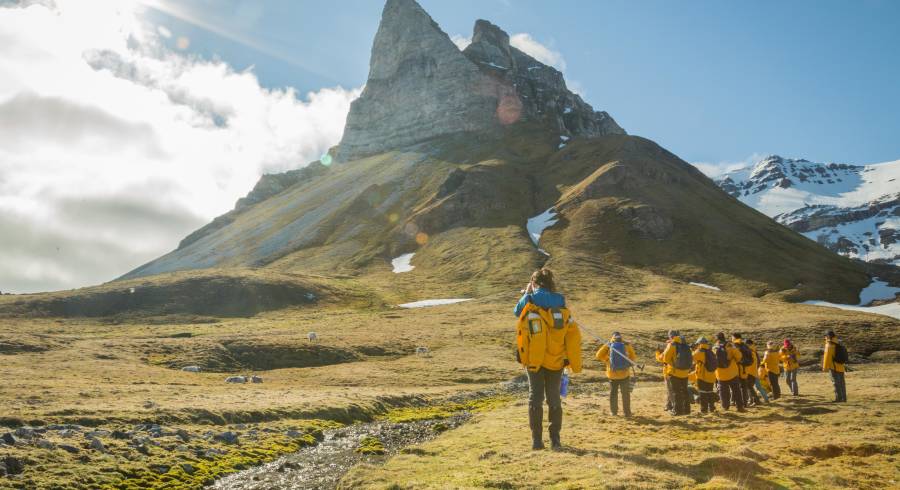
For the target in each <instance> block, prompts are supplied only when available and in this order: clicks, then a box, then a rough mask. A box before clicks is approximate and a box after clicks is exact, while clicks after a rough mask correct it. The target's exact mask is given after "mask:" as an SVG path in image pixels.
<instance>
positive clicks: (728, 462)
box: [572, 449, 788, 490]
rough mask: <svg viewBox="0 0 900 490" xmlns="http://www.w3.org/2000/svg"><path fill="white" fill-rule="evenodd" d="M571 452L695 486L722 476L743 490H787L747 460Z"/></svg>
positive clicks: (755, 463) (759, 467)
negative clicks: (666, 475)
mask: <svg viewBox="0 0 900 490" xmlns="http://www.w3.org/2000/svg"><path fill="white" fill-rule="evenodd" d="M578 451H581V452H578ZM572 452H573V453H574V454H579V455H582V454H589V453H592V454H595V455H598V456H603V457H606V458H610V459H619V460H623V461H627V462H629V463H632V464H636V465H639V466H644V467H647V468H651V469H654V470H657V471H665V472H668V473H674V474H676V475H680V476H685V477H688V478H691V479H692V480H694V482H696V483H705V482H708V481H709V480H711V479H712V478H713V477H716V476H720V477H724V478H728V479H731V480H733V481H734V482H735V483H737V484H738V485H739V486H740V487H741V488H745V487H747V488H770V489H778V490H782V489H785V490H786V489H787V488H788V487H785V486H783V485H780V484H777V483H773V482H771V481H768V480H765V479H763V478H760V477H759V476H758V475H760V474H766V473H769V470H767V469H765V468H763V467H762V466H760V464H759V463H758V462H756V461H753V460H751V459H747V458H738V457H733V456H713V457H710V458H706V459H704V460H703V461H701V462H699V463H697V464H693V465H689V464H681V463H673V462H671V461H668V460H665V459H654V458H648V457H646V456H642V455H639V454H623V453H617V452H613V451H606V450H598V451H584V450H577V449H573V450H572Z"/></svg>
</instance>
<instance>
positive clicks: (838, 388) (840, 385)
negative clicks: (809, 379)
mask: <svg viewBox="0 0 900 490" xmlns="http://www.w3.org/2000/svg"><path fill="white" fill-rule="evenodd" d="M839 351H841V352H839ZM846 354H847V349H846V348H845V347H844V346H843V344H841V341H840V340H838V338H837V337H836V336H835V335H834V330H829V331H828V332H826V333H825V353H824V354H823V355H822V371H831V382H832V384H834V401H835V402H837V403H846V402H847V384H846V381H845V380H844V372H845V371H846V370H847V367H846V365H845V363H843V362H840V360H841V359H842V358H843V359H844V360H845V362H846Z"/></svg>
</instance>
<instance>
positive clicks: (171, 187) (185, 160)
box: [0, 0, 359, 292]
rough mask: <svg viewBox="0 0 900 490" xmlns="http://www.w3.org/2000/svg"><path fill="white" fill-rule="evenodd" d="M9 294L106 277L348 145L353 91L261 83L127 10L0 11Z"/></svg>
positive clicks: (1, 168) (61, 4) (1, 175)
mask: <svg viewBox="0 0 900 490" xmlns="http://www.w3.org/2000/svg"><path fill="white" fill-rule="evenodd" d="M0 25H3V26H4V28H3V30H2V32H0V215H2V217H3V219H2V220H0V250H2V253H0V290H2V291H13V292H25V291H35V290H49V289H63V288H71V287H77V286H84V285H88V284H94V283H98V282H103V281H107V280H110V279H113V278H114V277H116V276H118V275H120V274H123V273H125V272H127V271H128V270H130V269H132V268H134V267H136V266H138V265H140V264H142V263H144V262H146V261H147V260H150V259H152V258H155V257H157V256H159V255H161V254H163V253H165V252H167V251H169V250H171V249H173V248H174V247H175V246H176V245H177V243H178V241H179V240H180V239H181V238H183V237H184V235H186V234H187V233H189V232H190V231H192V230H193V229H195V228H196V227H198V226H200V225H202V224H203V223H205V222H206V221H208V220H209V219H211V218H212V217H214V216H216V215H219V214H221V213H223V212H225V211H227V210H228V209H230V208H231V207H232V206H233V204H234V201H235V200H236V199H237V198H238V197H241V196H243V195H244V194H246V192H248V191H249V190H250V188H251V187H252V186H253V184H254V183H255V181H256V180H257V179H258V178H259V176H260V175H261V174H262V173H263V172H266V171H281V170H286V169H290V168H297V167H300V166H303V165H305V164H306V163H308V162H310V161H312V160H315V159H316V158H318V156H319V155H321V154H322V153H323V152H324V151H326V150H327V149H328V148H329V147H330V146H332V145H334V144H336V143H337V142H338V141H339V140H340V136H341V133H342V131H343V125H344V120H345V118H346V114H347V111H348V109H349V105H350V102H351V101H352V100H353V99H354V98H356V97H357V96H358V95H359V89H354V90H345V89H343V88H341V87H335V88H328V89H322V90H319V91H317V92H313V93H309V94H306V96H305V97H303V98H302V99H301V98H298V95H297V94H296V93H295V92H294V90H293V89H291V88H287V89H278V90H270V89H266V88H263V87H261V86H260V84H259V81H258V80H257V78H256V76H255V75H254V74H253V73H252V72H251V71H242V72H236V71H234V70H233V69H232V68H231V67H229V66H228V65H227V64H225V63H223V62H221V61H207V60H202V59H198V58H196V57H190V56H186V55H184V54H181V53H176V52H173V51H171V50H169V49H167V48H165V47H164V45H163V43H162V42H161V40H160V36H161V35H164V32H165V31H163V30H160V29H157V27H156V26H150V25H147V24H146V23H145V22H144V21H143V20H142V19H141V18H140V16H139V9H138V8H137V7H135V4H134V3H132V2H127V1H124V0H106V1H100V0H97V1H92V2H89V3H85V2H82V1H78V0H58V1H57V2H55V5H45V4H38V3H33V4H31V5H29V6H27V7H25V8H19V7H16V8H3V7H0Z"/></svg>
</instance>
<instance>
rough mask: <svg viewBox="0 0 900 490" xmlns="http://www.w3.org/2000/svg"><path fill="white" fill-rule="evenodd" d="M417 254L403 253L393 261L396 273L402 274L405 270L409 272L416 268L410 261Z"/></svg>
mask: <svg viewBox="0 0 900 490" xmlns="http://www.w3.org/2000/svg"><path fill="white" fill-rule="evenodd" d="M413 255H415V252H413V253H408V254H403V255H401V256H399V257H397V258H396V259H394V260H392V261H391V266H392V267H393V268H394V274H400V273H403V272H409V271H411V270H413V269H415V268H416V266H414V265H412V264H410V261H411V260H412V258H413Z"/></svg>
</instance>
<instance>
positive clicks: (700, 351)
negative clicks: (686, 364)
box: [694, 344, 716, 383]
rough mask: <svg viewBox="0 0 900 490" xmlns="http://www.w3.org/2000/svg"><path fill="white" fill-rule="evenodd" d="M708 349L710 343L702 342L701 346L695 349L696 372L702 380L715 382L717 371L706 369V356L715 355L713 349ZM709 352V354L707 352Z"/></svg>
mask: <svg viewBox="0 0 900 490" xmlns="http://www.w3.org/2000/svg"><path fill="white" fill-rule="evenodd" d="M708 349H709V344H700V347H699V348H697V350H695V351H694V372H695V373H696V374H697V379H699V380H700V381H704V382H706V383H715V382H716V372H715V371H707V370H706V356H707V355H710V356H712V355H714V354H713V353H712V350H708ZM707 352H708V353H709V354H707Z"/></svg>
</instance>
